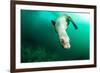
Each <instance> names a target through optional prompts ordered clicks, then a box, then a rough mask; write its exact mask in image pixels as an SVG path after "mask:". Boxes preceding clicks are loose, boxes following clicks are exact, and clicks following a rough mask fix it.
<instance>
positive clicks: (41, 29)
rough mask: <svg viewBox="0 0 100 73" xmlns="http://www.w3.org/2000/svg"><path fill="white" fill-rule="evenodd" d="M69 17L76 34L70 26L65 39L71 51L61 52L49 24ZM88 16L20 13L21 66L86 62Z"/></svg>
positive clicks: (25, 11) (83, 14)
mask: <svg viewBox="0 0 100 73" xmlns="http://www.w3.org/2000/svg"><path fill="white" fill-rule="evenodd" d="M61 14H67V15H69V16H71V17H72V19H73V20H74V22H75V23H76V25H77V26H78V30H75V29H74V27H73V25H72V24H71V23H70V24H69V26H68V29H67V30H66V31H67V32H68V35H69V37H70V43H71V48H70V49H64V48H62V46H61V44H60V41H59V37H58V35H57V33H56V32H55V30H54V27H53V25H52V23H51V20H55V19H56V18H57V17H58V16H59V15H61ZM89 19H90V18H89V13H74V12H54V11H36V10H21V62H23V63H26V62H45V61H46V62H47V61H64V60H66V61H68V60H86V59H89V48H90V45H89V44H90V43H89V41H90V38H89V36H90V31H89V30H90V21H89Z"/></svg>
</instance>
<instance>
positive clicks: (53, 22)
mask: <svg viewBox="0 0 100 73" xmlns="http://www.w3.org/2000/svg"><path fill="white" fill-rule="evenodd" d="M51 22H52V24H53V27H54V29H55V24H56V22H55V21H54V20H51ZM55 32H57V31H56V29H55Z"/></svg>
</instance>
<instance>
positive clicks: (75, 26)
mask: <svg viewBox="0 0 100 73" xmlns="http://www.w3.org/2000/svg"><path fill="white" fill-rule="evenodd" d="M70 21H71V23H72V24H73V26H74V28H75V29H78V27H77V25H76V24H75V22H74V21H73V20H72V19H71V20H70Z"/></svg>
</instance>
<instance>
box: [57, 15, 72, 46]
mask: <svg viewBox="0 0 100 73" xmlns="http://www.w3.org/2000/svg"><path fill="white" fill-rule="evenodd" d="M67 18H68V17H67V16H65V15H62V16H59V17H58V18H57V19H56V21H55V29H56V32H57V33H58V36H59V39H60V42H61V44H62V46H63V48H70V39H69V36H68V34H67V32H66V29H67V26H68V23H67V22H66V19H67Z"/></svg>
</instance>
